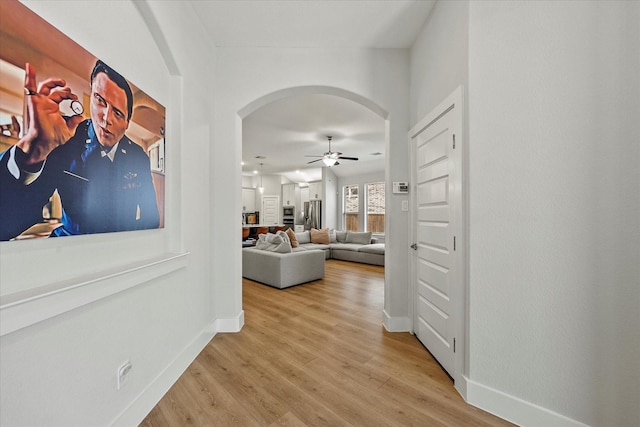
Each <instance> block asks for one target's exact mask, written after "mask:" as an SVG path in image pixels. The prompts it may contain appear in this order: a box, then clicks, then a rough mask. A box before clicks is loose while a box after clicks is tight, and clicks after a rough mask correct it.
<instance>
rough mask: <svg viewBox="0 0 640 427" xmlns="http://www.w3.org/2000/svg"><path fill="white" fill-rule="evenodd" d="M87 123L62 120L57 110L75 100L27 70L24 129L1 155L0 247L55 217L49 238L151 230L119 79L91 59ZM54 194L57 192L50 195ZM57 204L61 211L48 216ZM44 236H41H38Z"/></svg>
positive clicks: (124, 85)
mask: <svg viewBox="0 0 640 427" xmlns="http://www.w3.org/2000/svg"><path fill="white" fill-rule="evenodd" d="M90 82H91V94H90V100H89V110H90V118H89V119H87V120H83V118H82V116H80V115H74V116H71V117H65V116H63V115H61V114H60V111H59V104H60V103H61V102H63V101H65V100H71V101H77V96H76V95H75V94H73V93H72V91H71V89H70V88H69V87H67V86H66V82H65V81H64V80H63V79H55V78H52V79H47V80H44V81H42V82H40V84H38V83H37V80H36V70H35V69H34V67H33V66H31V65H30V64H27V66H26V76H25V85H24V90H25V95H26V96H25V99H26V101H25V102H26V122H27V130H26V132H25V133H24V135H23V136H22V137H21V138H20V140H19V141H18V142H17V143H16V144H15V145H14V146H12V147H10V148H9V149H8V150H6V151H5V152H3V153H0V240H10V239H12V238H16V237H17V236H19V235H21V233H23V232H25V230H27V229H29V228H30V227H32V226H34V224H38V223H41V222H42V221H43V208H44V209H45V210H48V213H49V215H50V214H51V212H60V215H59V216H60V218H53V220H54V221H56V220H59V224H57V225H56V226H55V227H52V228H55V229H54V230H53V231H52V235H55V236H63V235H74V234H91V233H106V232H114V231H127V230H139V229H147V228H157V227H158V226H159V212H158V206H157V203H156V195H155V189H154V186H153V182H152V178H151V171H150V165H149V158H148V156H147V154H146V153H145V151H144V149H143V148H141V147H140V146H139V145H137V144H136V143H134V142H132V141H131V140H130V139H129V138H128V137H126V136H125V132H126V130H127V128H128V126H129V122H130V120H131V115H132V109H133V95H132V91H131V88H130V86H129V84H128V82H127V81H126V79H125V78H124V77H123V76H121V75H120V74H119V73H117V72H116V71H115V70H113V69H112V68H111V67H109V66H108V65H106V64H105V63H104V62H102V61H100V60H98V61H97V62H96V63H95V66H94V68H93V71H92V72H91V77H90ZM56 190H57V191H56ZM51 203H53V204H61V208H62V209H61V210H59V209H55V208H54V209H51ZM45 234H46V233H45Z"/></svg>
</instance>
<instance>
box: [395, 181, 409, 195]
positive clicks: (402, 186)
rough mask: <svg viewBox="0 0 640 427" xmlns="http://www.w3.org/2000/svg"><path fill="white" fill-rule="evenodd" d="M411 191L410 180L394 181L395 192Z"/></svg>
mask: <svg viewBox="0 0 640 427" xmlns="http://www.w3.org/2000/svg"><path fill="white" fill-rule="evenodd" d="M408 192H409V183H408V182H394V183H393V194H407V193H408Z"/></svg>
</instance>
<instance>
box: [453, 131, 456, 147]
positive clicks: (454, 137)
mask: <svg viewBox="0 0 640 427" xmlns="http://www.w3.org/2000/svg"><path fill="white" fill-rule="evenodd" d="M453 149H454V150H455V149H456V134H455V133H454V134H453Z"/></svg>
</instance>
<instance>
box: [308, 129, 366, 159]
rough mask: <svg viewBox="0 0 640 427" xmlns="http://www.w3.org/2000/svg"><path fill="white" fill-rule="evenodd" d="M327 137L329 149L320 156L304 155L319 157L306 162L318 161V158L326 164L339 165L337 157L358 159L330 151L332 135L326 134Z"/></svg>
mask: <svg viewBox="0 0 640 427" xmlns="http://www.w3.org/2000/svg"><path fill="white" fill-rule="evenodd" d="M327 139H329V151H327V152H326V153H324V154H323V155H322V156H305V157H320V158H319V159H316V160H311V161H310V162H307V164H309V163H315V162H319V161H320V160H322V162H323V163H324V164H325V165H326V166H329V167H331V166H335V165H339V164H340V163H339V162H338V159H340V160H358V158H357V157H346V156H343V155H342V153H339V152H337V151H331V139H333V137H332V136H327Z"/></svg>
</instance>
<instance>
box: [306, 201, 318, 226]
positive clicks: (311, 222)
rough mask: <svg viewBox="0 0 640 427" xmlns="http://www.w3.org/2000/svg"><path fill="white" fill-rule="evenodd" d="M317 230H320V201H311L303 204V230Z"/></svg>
mask: <svg viewBox="0 0 640 427" xmlns="http://www.w3.org/2000/svg"><path fill="white" fill-rule="evenodd" d="M312 228H315V229H317V230H319V229H321V228H322V201H321V200H312V201H310V202H304V229H305V230H311V229H312Z"/></svg>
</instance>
